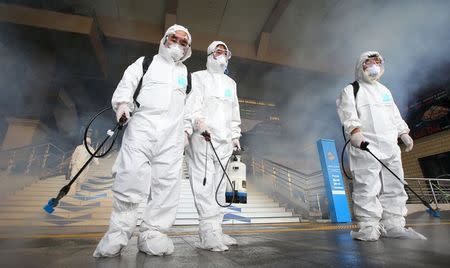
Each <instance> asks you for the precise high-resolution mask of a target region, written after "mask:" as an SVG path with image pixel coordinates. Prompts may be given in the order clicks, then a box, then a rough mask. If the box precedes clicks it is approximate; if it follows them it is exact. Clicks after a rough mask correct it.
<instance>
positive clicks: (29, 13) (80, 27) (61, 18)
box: [0, 4, 107, 78]
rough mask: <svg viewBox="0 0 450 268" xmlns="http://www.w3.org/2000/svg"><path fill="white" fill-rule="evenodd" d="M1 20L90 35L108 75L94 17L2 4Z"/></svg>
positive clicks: (103, 68)
mask: <svg viewBox="0 0 450 268" xmlns="http://www.w3.org/2000/svg"><path fill="white" fill-rule="evenodd" d="M0 21H1V22H9V23H14V24H20V25H26V26H32V27H36V28H46V29H50V30H55V31H60V32H71V33H79V34H85V35H88V36H89V39H90V41H91V45H92V48H93V50H94V54H95V56H96V58H97V62H98V64H99V67H100V69H101V72H102V74H103V76H104V78H106V77H107V61H106V53H105V51H104V49H103V45H102V42H101V40H100V37H99V32H98V28H97V26H96V24H95V23H94V19H93V18H90V17H85V16H78V15H71V14H65V13H60V12H54V11H49V10H44V9H36V8H29V7H24V6H18V5H7V4H0Z"/></svg>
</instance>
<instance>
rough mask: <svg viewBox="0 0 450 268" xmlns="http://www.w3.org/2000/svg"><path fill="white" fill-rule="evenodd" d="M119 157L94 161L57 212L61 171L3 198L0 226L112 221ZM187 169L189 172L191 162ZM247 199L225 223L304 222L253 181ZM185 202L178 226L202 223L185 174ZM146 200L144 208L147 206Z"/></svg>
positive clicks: (229, 211) (233, 209) (234, 207)
mask: <svg viewBox="0 0 450 268" xmlns="http://www.w3.org/2000/svg"><path fill="white" fill-rule="evenodd" d="M115 158H116V154H112V155H111V156H110V157H109V158H105V159H100V165H98V166H95V165H92V166H91V168H90V170H89V173H88V179H87V180H86V182H85V183H83V184H82V185H81V190H80V191H78V192H77V193H76V194H75V195H67V196H66V197H64V198H63V199H62V200H61V201H60V204H59V205H58V206H57V207H56V208H55V211H54V212H53V213H52V214H47V213H46V212H44V210H43V209H42V207H43V206H44V205H45V204H46V203H47V202H48V200H49V199H50V198H52V197H55V196H56V195H57V194H58V192H59V190H60V189H61V187H62V186H64V185H65V184H66V183H67V182H68V181H66V180H65V178H64V176H57V177H53V178H49V179H46V180H41V181H36V182H35V183H33V184H31V185H29V186H27V187H25V188H23V189H22V190H20V191H17V192H16V193H15V194H14V195H11V196H9V197H8V198H6V199H4V200H2V201H0V226H55V225H56V226H66V225H69V226H103V225H108V223H109V216H110V213H111V207H112V201H111V185H112V182H113V181H112V178H111V167H112V165H113V163H114V160H115ZM184 174H185V176H187V175H186V174H187V170H186V166H184ZM247 187H248V189H247V190H248V197H247V204H233V205H232V206H230V207H229V208H226V209H225V211H224V212H225V216H224V224H250V223H280V222H299V221H300V219H299V217H297V216H294V215H293V214H292V212H290V211H287V210H286V209H285V208H283V207H280V206H279V204H278V203H276V202H275V201H274V200H272V199H271V198H269V197H267V196H266V195H264V194H263V193H261V192H258V191H257V190H256V189H255V188H254V187H252V185H251V184H247ZM181 188H182V190H181V197H180V204H179V206H178V210H177V218H176V221H175V225H195V224H198V214H197V211H196V208H195V205H194V200H193V196H192V192H191V188H190V184H189V180H188V179H186V178H183V179H182V186H181ZM144 206H145V205H144V204H141V205H140V206H139V212H140V213H142V212H143V211H144Z"/></svg>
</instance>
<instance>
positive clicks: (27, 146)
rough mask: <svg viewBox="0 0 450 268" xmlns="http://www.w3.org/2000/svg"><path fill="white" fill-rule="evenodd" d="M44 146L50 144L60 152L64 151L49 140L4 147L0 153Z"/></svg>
mask: <svg viewBox="0 0 450 268" xmlns="http://www.w3.org/2000/svg"><path fill="white" fill-rule="evenodd" d="M45 146H52V147H54V148H55V149H57V150H58V151H60V152H61V153H65V152H64V150H63V149H61V148H59V147H58V146H56V145H54V144H53V143H51V142H48V143H40V144H33V145H26V146H22V147H17V148H11V149H6V150H0V154H1V153H7V152H12V151H19V150H24V149H32V148H33V147H34V148H37V147H45Z"/></svg>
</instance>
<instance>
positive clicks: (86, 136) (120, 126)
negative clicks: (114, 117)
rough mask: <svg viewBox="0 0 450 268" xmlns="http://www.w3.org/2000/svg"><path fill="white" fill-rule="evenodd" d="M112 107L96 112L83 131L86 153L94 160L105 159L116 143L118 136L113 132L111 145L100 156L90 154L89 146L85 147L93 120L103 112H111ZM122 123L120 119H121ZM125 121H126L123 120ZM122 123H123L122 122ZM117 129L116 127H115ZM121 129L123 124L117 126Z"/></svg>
mask: <svg viewBox="0 0 450 268" xmlns="http://www.w3.org/2000/svg"><path fill="white" fill-rule="evenodd" d="M111 109H112V107H106V108H103V109H102V110H100V112H98V113H97V114H96V115H94V116H93V117H92V118H91V120H90V121H89V123H88V124H87V126H86V129H85V130H84V136H83V141H84V147H85V148H86V151H87V152H88V153H89V154H90V155H91V156H93V157H95V158H102V157H105V156H106V155H107V154H108V153H109V151H111V149H112V147H113V146H114V143H115V142H116V139H117V137H118V136H119V135H118V134H119V131H117V132H115V131H114V138H113V141H112V142H111V145H110V146H109V148H108V149H107V150H106V151H105V152H104V153H102V154H99V155H96V153H97V152H91V150H90V149H89V146H88V145H87V138H88V130H89V128H90V126H91V125H92V123H93V122H94V121H95V119H97V117H99V116H100V115H101V114H103V113H104V112H106V111H108V110H111ZM121 121H122V118H121ZM125 121H126V120H125ZM123 122H124V121H123ZM116 127H117V126H116ZM122 128H123V123H121V124H118V129H119V130H121V129H122Z"/></svg>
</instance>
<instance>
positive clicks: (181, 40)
mask: <svg viewBox="0 0 450 268" xmlns="http://www.w3.org/2000/svg"><path fill="white" fill-rule="evenodd" d="M167 40H170V42H172V43H177V44H179V45H180V46H182V47H184V48H187V47H188V46H189V40H188V39H187V37H183V36H179V35H177V34H176V33H174V34H169V35H168V36H167Z"/></svg>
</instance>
